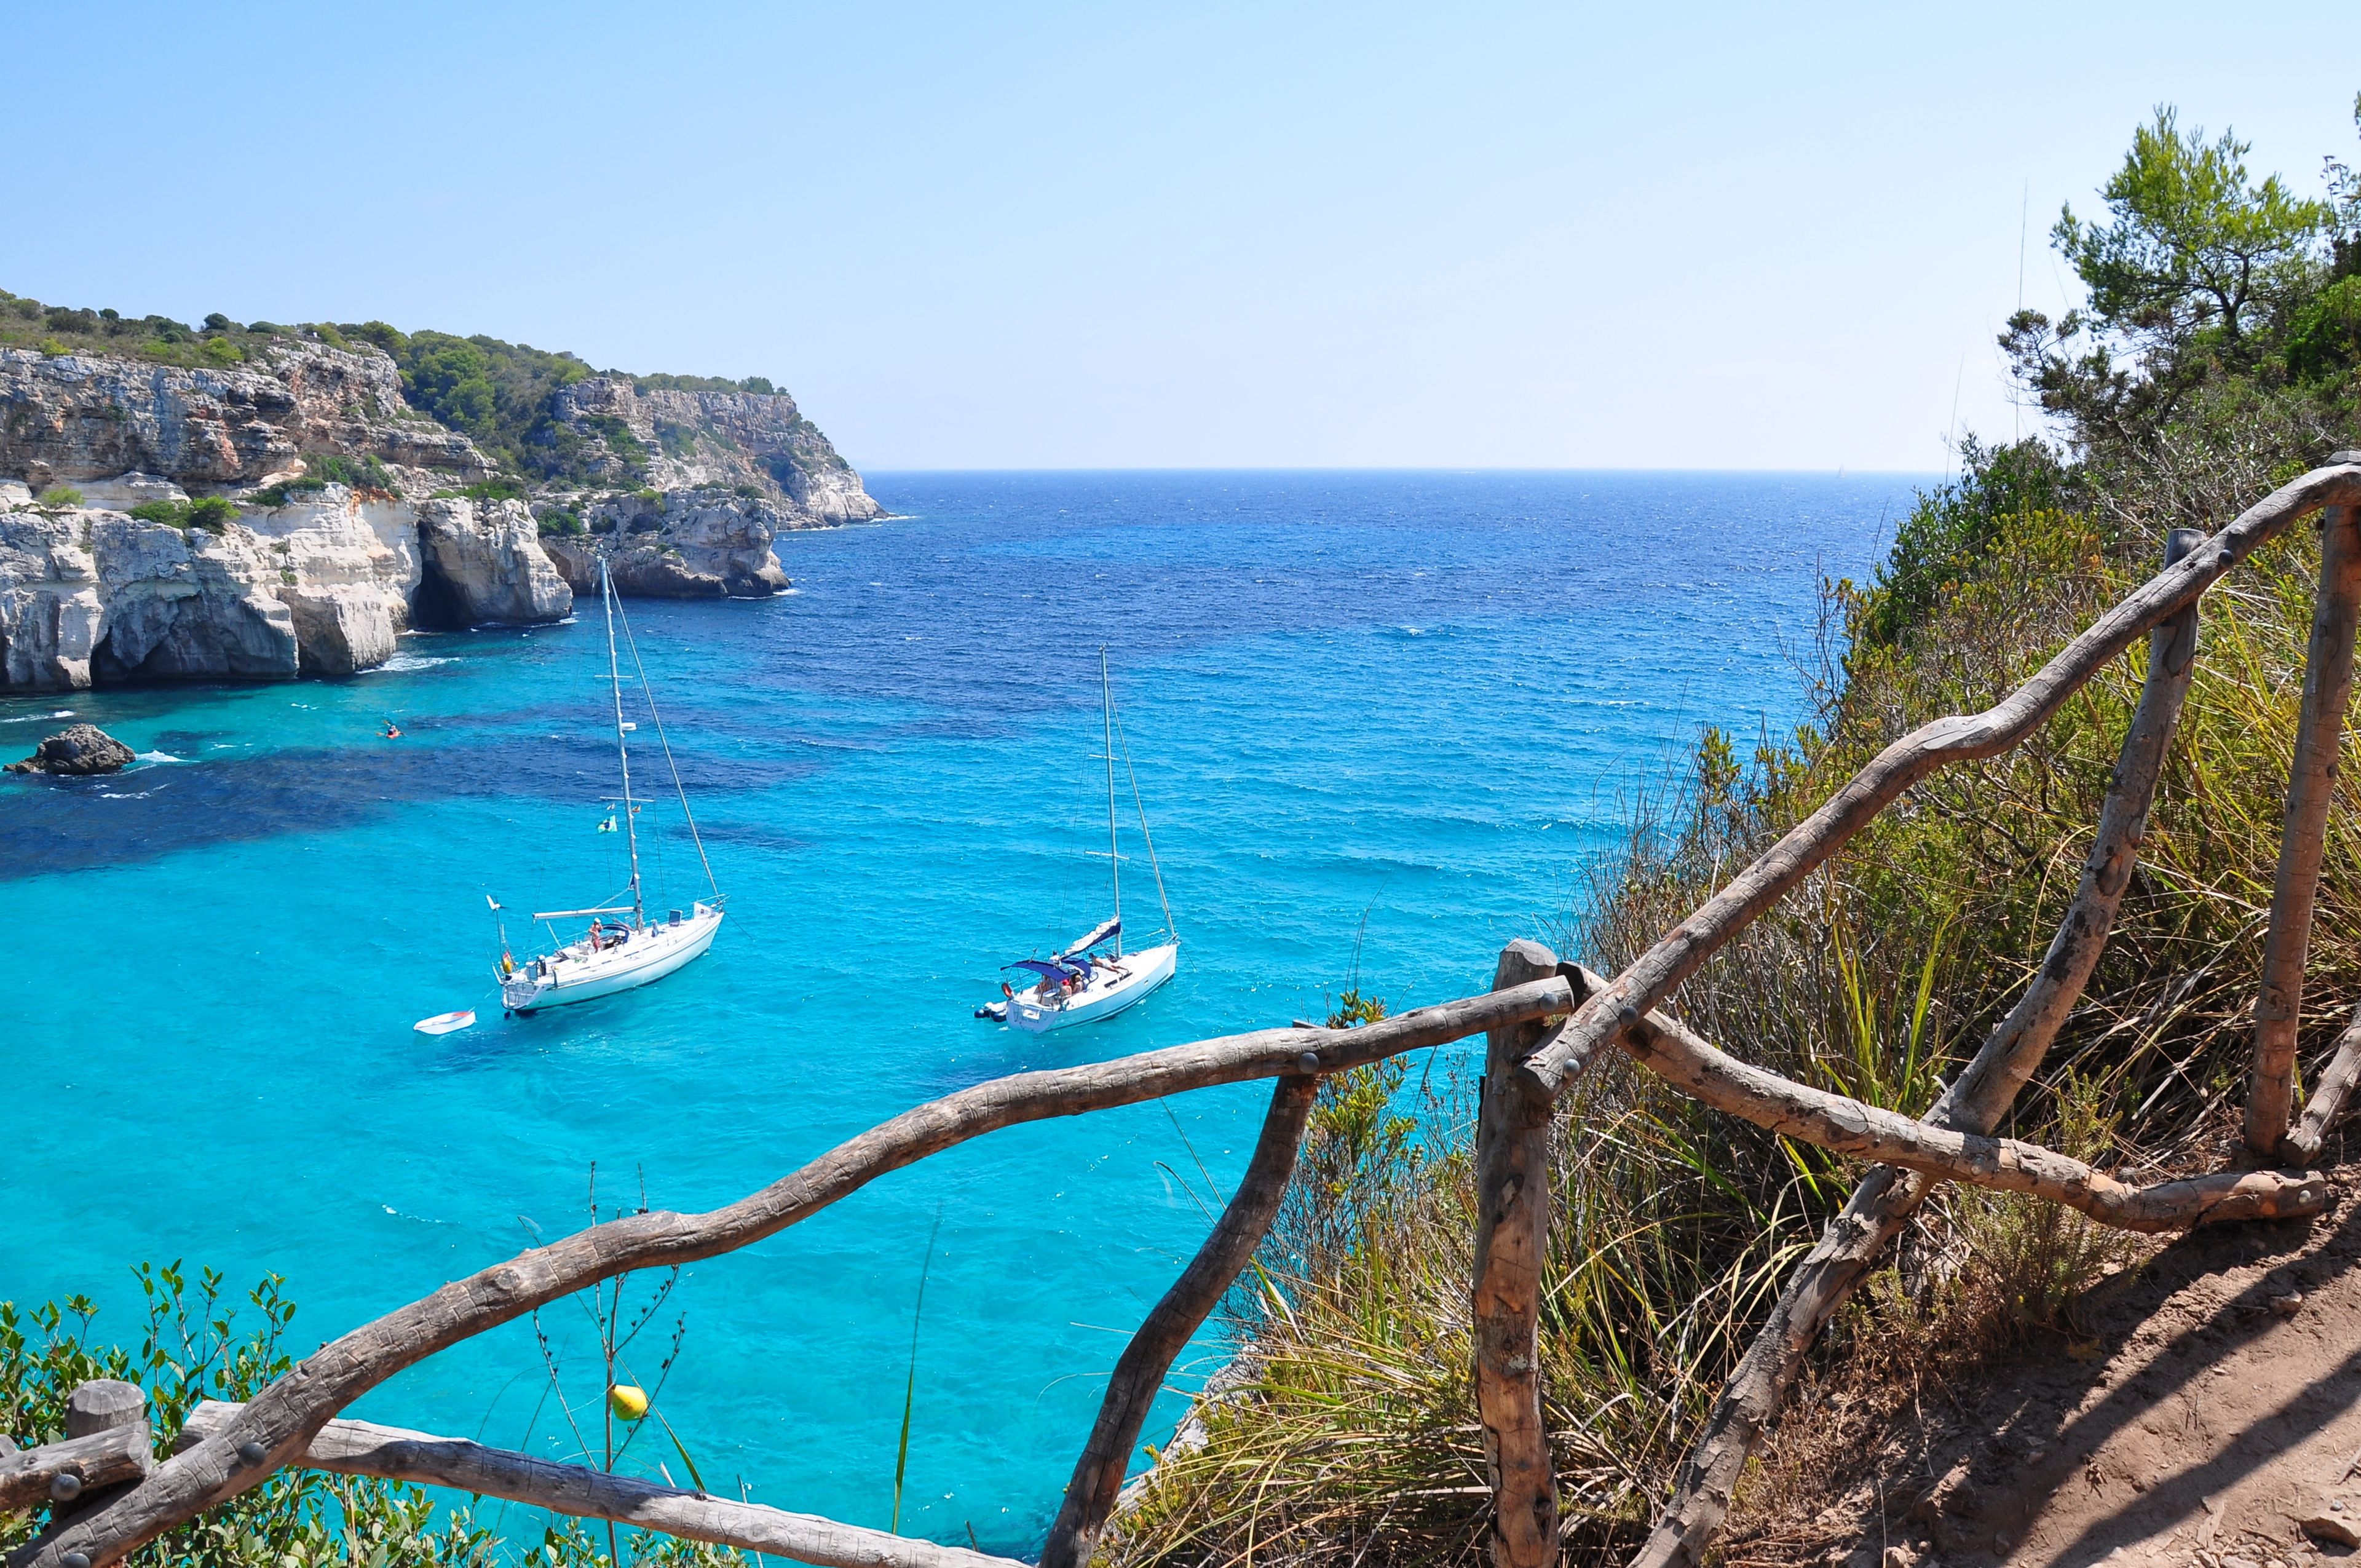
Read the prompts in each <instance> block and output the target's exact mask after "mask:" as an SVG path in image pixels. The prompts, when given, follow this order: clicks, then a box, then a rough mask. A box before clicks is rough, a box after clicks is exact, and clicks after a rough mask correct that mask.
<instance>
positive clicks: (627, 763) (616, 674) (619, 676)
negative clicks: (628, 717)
mask: <svg viewBox="0 0 2361 1568" xmlns="http://www.w3.org/2000/svg"><path fill="white" fill-rule="evenodd" d="M598 597H599V598H600V599H601V600H602V601H603V602H604V603H605V605H606V607H607V685H608V686H609V688H610V689H611V690H612V691H613V693H614V696H615V755H616V757H617V759H618V760H620V762H622V764H623V831H624V833H625V834H627V835H628V836H629V837H630V839H631V928H632V929H633V930H637V929H639V928H640V927H642V926H645V925H646V924H647V923H648V912H647V908H646V905H644V903H643V902H642V899H641V897H640V829H639V824H638V822H637V820H636V818H637V817H638V813H637V812H636V811H634V810H633V809H632V806H631V746H630V744H629V743H628V742H626V741H625V740H624V739H623V672H622V669H621V666H620V665H619V664H617V663H616V662H615V581H614V577H613V576H612V575H611V574H610V573H609V571H608V570H607V558H606V557H605V556H604V555H601V556H599V557H598Z"/></svg>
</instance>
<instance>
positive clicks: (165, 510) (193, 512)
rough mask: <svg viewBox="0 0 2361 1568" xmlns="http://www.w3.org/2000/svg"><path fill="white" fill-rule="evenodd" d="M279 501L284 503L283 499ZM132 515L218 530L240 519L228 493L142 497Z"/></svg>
mask: <svg viewBox="0 0 2361 1568" xmlns="http://www.w3.org/2000/svg"><path fill="white" fill-rule="evenodd" d="M280 504H281V505H284V504H285V503H284V501H283V500H282V501H281V502H280ZM129 515H131V516H132V517H136V518H137V519H138V520H139V521H142V522H160V523H162V524H164V525H165V526H166V527H167V528H202V529H203V530H204V531H205V532H207V533H219V532H222V531H223V530H225V529H226V528H227V527H228V526H229V525H230V524H231V523H233V522H236V521H237V503H236V501H233V500H231V499H229V498H228V497H226V496H200V497H198V498H197V499H195V500H189V501H142V502H140V503H139V504H138V505H137V506H136V507H133V508H132V509H131V511H130V514H129Z"/></svg>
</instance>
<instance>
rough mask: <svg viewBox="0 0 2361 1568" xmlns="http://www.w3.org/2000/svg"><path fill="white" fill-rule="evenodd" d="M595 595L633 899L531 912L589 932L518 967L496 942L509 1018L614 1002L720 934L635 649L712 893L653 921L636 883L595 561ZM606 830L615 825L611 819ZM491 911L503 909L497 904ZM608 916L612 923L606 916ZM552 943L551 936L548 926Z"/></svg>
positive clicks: (626, 767) (620, 725) (608, 587)
mask: <svg viewBox="0 0 2361 1568" xmlns="http://www.w3.org/2000/svg"><path fill="white" fill-rule="evenodd" d="M598 594H599V598H600V599H601V600H602V601H603V602H604V604H605V607H606V611H607V683H608V686H609V690H610V692H611V693H612V695H613V697H614V704H615V757H616V762H617V763H618V765H619V767H620V772H621V774H622V783H623V797H622V802H621V807H622V808H621V811H620V817H621V818H622V828H623V832H624V834H625V836H626V838H627V839H628V841H629V843H630V845H631V887H630V889H629V890H628V891H629V895H630V901H629V902H628V903H624V902H620V901H619V900H618V899H609V901H608V902H607V903H605V904H603V905H597V906H595V907H593V908H588V909H549V910H540V911H536V912H535V913H534V915H533V918H534V919H535V920H577V919H580V918H581V917H582V916H586V915H587V916H590V928H589V929H588V931H586V932H584V933H583V935H582V937H581V938H579V939H578V940H576V941H573V942H566V943H562V944H561V945H559V946H558V947H557V948H555V950H554V951H551V952H547V953H543V954H541V955H539V956H537V957H535V958H533V959H530V960H529V961H527V962H525V963H523V964H518V963H517V962H515V960H514V959H511V957H510V956H509V954H508V952H507V950H506V949H507V946H508V944H507V941H506V939H505V938H503V939H502V941H501V944H500V945H501V948H502V951H501V954H500V970H499V974H500V1003H501V1004H502V1005H503V1006H505V1007H506V1008H507V1009H508V1010H509V1011H510V1012H511V1013H533V1012H537V1011H539V1010H540V1009H542V1008H544V1007H557V1006H562V1005H564V1004H566V1003H573V1002H589V1001H592V1000H594V999H596V998H598V997H601V996H612V995H614V994H615V993H616V992H619V991H631V990H633V989H635V988H637V987H639V986H642V985H647V984H650V983H653V981H659V980H662V979H663V978H664V976H666V975H668V974H670V973H672V972H673V971H674V970H677V969H679V968H680V967H681V966H682V965H684V964H686V963H688V962H689V961H690V960H692V959H697V958H700V957H702V956H703V955H704V953H705V950H706V949H707V948H710V947H711V946H713V938H714V934H715V933H716V932H718V931H719V930H720V929H721V913H722V910H721V905H722V903H723V895H722V893H721V890H720V888H719V886H718V885H716V884H715V883H714V881H713V865H712V862H711V861H708V860H707V859H706V858H705V841H704V840H703V839H700V838H698V837H697V818H696V817H695V816H694V815H693V814H692V813H691V812H690V811H689V809H688V792H687V791H686V790H685V789H682V788H681V783H680V769H679V768H678V767H677V766H675V765H674V763H673V760H672V743H671V741H669V740H665V739H664V721H663V719H661V718H656V712H655V695H654V693H653V692H652V691H649V690H648V688H647V670H646V668H645V667H644V666H642V665H641V663H640V654H639V646H638V643H637V642H636V641H634V642H633V643H632V646H631V663H632V666H633V667H634V668H635V669H637V670H638V672H639V676H640V686H641V691H642V695H644V696H646V698H647V703H648V716H649V717H650V718H653V719H655V725H656V739H657V740H658V741H659V742H660V743H661V744H662V745H663V747H664V763H665V765H666V766H667V767H670V768H671V769H672V785H673V789H674V791H675V793H676V794H678V795H679V796H680V812H681V817H682V818H683V819H684V820H686V822H687V824H688V833H689V839H690V840H691V842H693V843H695V844H696V845H697V863H698V864H699V865H701V866H703V867H704V868H705V880H706V883H707V885H708V887H710V888H712V896H711V897H710V898H701V899H697V900H696V901H695V902H693V903H692V904H691V905H689V908H688V910H687V912H686V914H684V913H683V912H682V911H680V910H677V909H675V910H671V911H669V916H670V917H669V918H668V919H664V920H660V921H659V920H650V919H649V918H648V912H647V901H646V899H645V897H644V895H643V894H642V888H641V882H640V834H639V825H638V822H637V820H636V818H637V817H638V814H639V806H638V804H637V803H636V802H635V801H633V799H632V798H631V740H630V736H631V731H632V730H634V729H638V728H639V727H638V726H637V725H636V724H632V723H630V722H628V721H626V720H625V719H624V718H623V675H622V669H621V666H620V664H619V663H617V660H616V655H615V618H616V613H617V612H616V608H615V588H614V584H613V583H612V582H611V581H609V577H608V575H607V563H606V560H605V559H604V558H603V557H602V558H601V559H600V560H599V562H598ZM623 635H624V637H625V638H626V639H630V638H631V623H630V621H629V620H626V621H625V622H624V624H623ZM607 826H609V827H611V826H613V823H612V822H611V820H610V821H609V823H608V824H607ZM492 907H493V908H494V909H495V910H498V909H499V908H500V905H498V904H497V903H495V904H493V905H492ZM610 917H611V918H610ZM550 929H551V937H552V938H553V940H555V938H556V932H555V927H551V928H550Z"/></svg>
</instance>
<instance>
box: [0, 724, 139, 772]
mask: <svg viewBox="0 0 2361 1568" xmlns="http://www.w3.org/2000/svg"><path fill="white" fill-rule="evenodd" d="M138 760H139V759H138V757H137V754H136V753H134V752H133V751H132V750H131V748H130V747H128V746H126V745H125V744H124V743H123V742H122V741H120V740H116V739H115V737H114V736H112V735H109V734H108V733H107V732H106V731H105V730H104V729H100V728H99V727H98V726H97V725H95V724H71V725H68V726H67V727H66V728H65V729H62V730H60V731H59V732H58V733H57V734H55V735H52V736H50V737H49V739H48V740H44V741H42V742H41V743H40V744H39V745H38V746H37V747H35V748H34V749H33V754H32V755H31V756H29V757H27V758H26V759H25V760H24V761H23V762H11V763H9V764H8V772H10V773H62V774H68V775H73V774H88V773H121V772H122V771H123V770H124V769H126V768H127V767H129V766H130V765H131V764H132V763H133V762H137V761H138Z"/></svg>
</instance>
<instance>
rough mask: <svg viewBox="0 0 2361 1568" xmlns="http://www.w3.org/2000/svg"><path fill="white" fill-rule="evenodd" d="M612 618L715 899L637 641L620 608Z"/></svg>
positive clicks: (709, 865)
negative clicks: (637, 677)
mask: <svg viewBox="0 0 2361 1568" xmlns="http://www.w3.org/2000/svg"><path fill="white" fill-rule="evenodd" d="M616 616H617V619H619V620H621V621H622V623H623V646H624V647H626V648H629V649H630V650H631V668H632V669H634V670H637V671H638V672H639V674H640V695H641V696H644V697H646V698H647V702H648V718H651V719H652V720H653V721H654V723H655V727H656V744H657V745H659V746H662V747H663V748H664V766H665V767H667V768H670V769H671V770H672V792H673V793H674V794H675V795H678V796H680V815H681V818H682V820H684V821H686V823H687V824H688V841H689V842H690V843H692V844H694V845H696V846H697V864H698V865H700V866H703V867H704V868H705V885H706V886H708V887H709V888H711V889H712V890H713V896H714V897H716V898H719V897H720V896H721V884H720V883H718V882H716V881H714V880H713V862H712V861H708V860H707V859H706V858H705V839H703V838H702V837H700V836H699V835H698V833H697V813H695V812H693V811H691V810H690V809H689V808H688V791H687V790H686V789H684V788H683V787H682V786H681V782H680V764H679V763H677V762H674V761H673V760H672V740H671V738H670V737H669V736H667V735H665V734H664V715H662V714H660V713H658V712H657V711H656V694H655V690H654V688H653V687H652V686H650V685H648V667H647V665H645V664H643V663H641V662H640V641H639V639H638V638H636V637H633V636H632V635H631V617H630V616H628V615H624V614H623V613H622V610H621V608H620V606H618V607H617V609H616Z"/></svg>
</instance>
